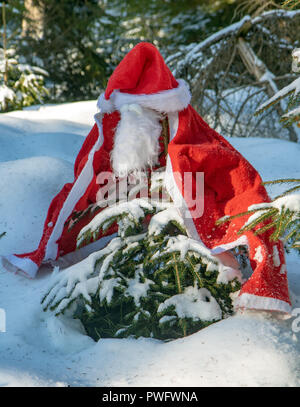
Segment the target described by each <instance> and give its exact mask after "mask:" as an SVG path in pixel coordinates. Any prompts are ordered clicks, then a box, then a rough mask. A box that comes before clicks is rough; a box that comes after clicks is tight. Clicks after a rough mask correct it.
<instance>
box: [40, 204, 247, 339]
mask: <svg viewBox="0 0 300 407" xmlns="http://www.w3.org/2000/svg"><path fill="white" fill-rule="evenodd" d="M115 222H117V224H118V236H117V237H114V238H113V239H112V240H111V241H110V243H109V244H108V245H107V246H106V247H105V248H104V249H102V250H100V251H98V252H96V253H93V254H91V255H90V256H89V257H88V258H87V259H86V260H84V261H82V262H81V263H78V264H76V265H74V266H72V267H70V268H69V269H68V270H65V271H63V272H62V273H59V274H58V275H56V276H55V277H54V279H53V282H52V285H51V286H50V288H49V290H48V292H47V293H46V295H45V296H44V298H43V299H42V305H43V308H44V310H51V311H53V312H54V313H55V314H56V315H60V314H62V313H64V312H66V311H67V310H68V312H69V313H70V314H71V315H72V316H73V317H74V318H79V319H80V320H81V321H82V323H83V325H84V327H85V329H86V332H87V333H88V335H90V336H91V337H92V338H94V339H95V340H97V339H99V338H101V337H118V338H123V337H128V336H134V337H140V336H143V337H153V338H158V339H163V340H169V339H175V338H179V337H183V336H186V335H189V334H191V333H193V332H196V331H198V330H199V329H201V328H204V327H206V326H208V325H209V324H211V323H213V322H216V321H218V320H220V319H222V318H225V317H226V316H227V315H230V314H231V313H232V311H233V309H232V298H231V294H232V293H234V292H235V291H237V290H239V288H240V282H239V280H238V278H237V277H236V276H228V275H226V272H225V271H222V270H221V271H220V268H219V265H218V263H217V261H216V259H215V258H214V257H212V256H211V255H210V252H209V251H208V250H207V249H205V248H204V247H203V246H202V245H201V244H200V243H199V242H198V241H196V240H193V239H191V238H190V237H188V236H187V232H186V229H185V226H184V223H183V220H182V218H181V216H180V215H179V213H178V211H177V209H176V208H175V206H174V204H173V203H170V202H166V201H165V200H164V201H158V200H157V201H155V200H153V199H152V200H151V201H150V200H148V199H146V198H136V199H133V200H131V201H123V202H118V203H117V204H115V205H112V206H110V207H107V208H106V209H104V210H102V211H101V212H100V213H98V214H97V215H96V216H95V217H94V219H93V220H92V222H91V223H90V224H88V225H87V226H86V227H85V228H83V229H82V231H81V232H80V234H79V236H78V246H81V245H83V244H86V243H88V242H90V241H91V240H93V239H95V238H97V237H98V235H99V233H100V231H105V230H107V229H108V228H109V227H110V226H111V225H112V224H114V223H115Z"/></svg>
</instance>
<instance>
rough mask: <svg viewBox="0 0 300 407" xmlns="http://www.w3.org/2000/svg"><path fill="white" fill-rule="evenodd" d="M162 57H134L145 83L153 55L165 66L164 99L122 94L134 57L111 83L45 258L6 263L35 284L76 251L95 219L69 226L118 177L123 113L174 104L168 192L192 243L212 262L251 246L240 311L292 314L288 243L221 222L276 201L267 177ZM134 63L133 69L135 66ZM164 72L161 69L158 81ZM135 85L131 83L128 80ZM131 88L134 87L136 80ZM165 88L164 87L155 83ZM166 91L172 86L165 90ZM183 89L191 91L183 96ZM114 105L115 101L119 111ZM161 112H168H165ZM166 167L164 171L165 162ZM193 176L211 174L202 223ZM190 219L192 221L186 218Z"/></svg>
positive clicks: (55, 210) (58, 210)
mask: <svg viewBox="0 0 300 407" xmlns="http://www.w3.org/2000/svg"><path fill="white" fill-rule="evenodd" d="M157 52H158V51H157V50H156V49H155V47H154V46H152V45H151V44H143V45H141V46H140V47H138V46H137V47H135V49H134V50H132V51H131V52H130V53H129V54H128V55H130V54H132V55H133V57H134V58H135V62H136V61H138V63H137V62H136V64H135V65H134V66H135V69H136V72H137V75H138V76H139V75H143V72H145V69H144V68H143V66H147V69H148V76H147V77H150V78H151V69H152V65H151V67H150V69H149V58H150V57H149V55H150V56H151V57H152V60H151V61H154V65H153V66H154V67H155V68H157V66H158V62H159V69H160V70H164V73H165V76H166V77H167V80H165V78H164V76H163V75H160V76H159V78H160V79H161V78H163V80H162V85H161V86H162V88H163V92H157V89H155V91H154V93H153V94H152V93H151V87H150V88H149V82H145V83H146V84H147V87H148V88H147V92H145V94H142V95H141V94H137V95H135V94H134V92H133V91H129V90H128V89H127V88H126V86H124V93H123V92H122V90H121V91H116V89H120V88H121V84H120V76H122V69H123V70H124V69H128V67H130V63H128V61H126V58H127V57H125V58H124V60H123V61H122V63H121V64H120V65H119V67H118V68H117V69H116V71H115V73H114V74H113V76H112V77H111V78H110V82H109V83H108V87H107V90H106V94H105V95H104V97H103V96H101V97H100V107H101V109H102V113H99V114H98V115H96V116H95V118H96V122H97V123H96V124H95V125H94V127H93V128H92V130H91V132H90V133H89V135H88V136H87V138H86V140H85V142H84V144H83V146H82V148H81V150H80V152H79V154H78V156H77V158H76V162H75V167H74V182H73V183H69V184H66V185H65V186H64V187H63V188H62V190H61V191H60V193H59V194H58V195H57V196H56V197H55V198H54V199H53V201H52V202H51V205H50V207H49V210H48V214H47V218H46V221H45V224H44V230H43V235H42V239H41V241H40V244H39V246H38V248H37V250H35V251H33V252H31V253H26V254H15V255H8V256H3V264H4V265H5V264H7V262H8V263H10V266H14V267H16V268H17V269H18V270H21V271H23V272H24V273H25V274H27V275H28V276H29V277H32V278H33V277H34V276H35V275H36V273H37V271H38V268H39V266H40V265H41V263H42V262H43V261H46V260H49V259H57V258H58V257H59V256H61V255H63V254H66V253H69V252H72V251H73V250H75V248H76V237H77V235H78V233H79V231H80V229H81V228H82V227H83V226H85V224H87V223H88V222H89V221H90V220H91V219H90V218H89V217H86V218H84V219H82V221H81V222H79V223H78V224H77V225H76V226H75V227H74V228H73V229H72V230H71V232H70V231H68V228H67V224H68V221H69V220H70V218H71V217H72V214H73V213H74V212H76V211H81V210H84V209H85V208H86V207H87V206H88V205H89V204H91V203H94V202H96V194H97V191H98V189H99V187H101V185H100V186H99V185H98V184H97V181H96V178H97V175H98V174H99V173H101V172H103V171H112V170H111V164H110V152H111V150H112V146H113V138H114V132H115V129H116V127H117V124H118V121H119V120H120V114H119V112H118V111H117V109H118V108H119V105H121V104H122V103H123V104H124V103H141V104H144V105H145V106H146V107H152V105H153V101H155V103H154V105H155V106H154V107H155V108H156V107H157V106H158V105H159V106H168V99H169V102H170V105H171V107H170V108H169V112H168V115H167V116H168V121H169V128H170V135H169V136H170V142H169V146H168V158H167V163H166V179H165V184H166V188H167V190H168V192H169V194H170V195H171V197H172V199H173V200H174V202H175V203H176V204H177V205H178V206H179V207H180V210H181V212H182V214H183V218H184V220H185V223H186V227H187V229H188V232H189V235H190V236H191V237H193V238H194V239H197V240H200V241H202V242H203V244H204V245H205V246H206V247H207V248H209V249H210V250H211V252H212V254H219V253H222V252H224V251H226V250H229V249H231V248H233V247H236V246H239V245H243V244H245V245H247V246H248V248H249V257H250V262H251V266H252V269H253V270H254V271H253V274H252V276H251V277H250V278H249V280H248V281H247V282H246V283H245V284H244V285H243V286H242V289H241V291H240V293H239V297H238V298H237V300H236V303H235V305H236V307H246V308H253V309H262V310H277V311H283V312H289V311H290V305H291V303H290V299H289V293H288V284H287V275H286V267H285V260H284V251H283V247H282V243H281V242H276V243H271V242H270V241H269V235H270V233H271V231H267V232H266V233H264V234H262V235H258V236H255V235H254V234H253V232H245V233H244V234H243V235H242V236H239V235H238V234H237V232H238V231H239V229H240V228H241V226H242V225H243V224H244V223H245V221H246V220H247V217H240V218H236V219H234V220H233V221H231V222H229V223H227V224H224V225H223V226H216V221H217V220H218V219H219V218H221V217H223V216H224V215H229V216H230V215H234V214H236V213H239V212H244V211H246V210H247V208H248V207H249V206H250V205H252V204H258V203H262V202H269V201H270V199H269V197H268V195H267V192H266V190H265V188H264V187H263V186H262V180H261V177H260V176H259V174H258V173H257V171H256V170H255V169H254V168H253V167H252V166H251V165H250V164H249V163H248V161H247V160H246V159H245V158H244V157H243V156H242V155H241V154H240V153H239V152H237V151H236V150H235V149H234V148H233V147H232V146H231V145H230V143H228V142H227V141H226V140H225V139H224V138H223V137H222V136H220V135H219V134H218V133H217V132H215V131H214V130H213V129H211V128H210V127H209V126H208V124H207V123H205V122H204V121H203V119H202V118H201V117H200V116H199V114H198V113H197V112H196V111H195V110H194V109H193V108H192V107H191V106H190V105H189V99H190V98H187V93H186V89H185V87H184V84H183V81H181V82H180V81H176V80H175V79H174V78H173V77H171V80H169V77H170V75H171V73H170V71H169V70H167V69H168V68H167V67H166V66H165V65H163V62H162V57H161V56H160V54H159V55H158V54H157ZM153 55H155V58H153ZM134 58H133V60H134ZM137 58H138V59H137ZM157 61H158V62H157ZM129 62H131V63H132V61H129ZM143 64H144V65H143ZM145 64H146V65H145ZM120 66H121V68H122V69H120ZM124 67H125V68H124ZM156 72H157V69H156V71H155V75H156ZM115 74H117V80H118V86H117V88H116V87H115V88H114V87H113V86H110V85H112V83H114V75H115ZM123 76H124V75H123ZM127 77H128V78H129V76H128V75H127ZM155 77H156V76H155ZM126 80H128V79H127V78H126ZM130 80H131V81H132V77H130ZM150 82H151V81H150ZM157 82H159V80H157V81H156V82H155V83H156V84H157ZM166 83H168V85H165V84H166ZM141 84H142V85H141ZM131 86H132V85H131ZM134 86H144V85H143V82H142V81H140V80H138V81H137V80H136V81H135V84H134ZM164 86H165V88H164ZM176 86H178V87H177V88H176ZM128 88H129V85H128ZM144 88H145V86H144ZM182 88H184V90H183V91H182ZM114 89H115V91H114ZM177 91H178V92H177ZM174 92H175V93H174ZM148 93H149V95H148ZM162 94H163V97H162V98H161V95H162ZM178 94H179V95H180V96H182V97H181V102H182V103H181V102H180V103H181V104H180V103H179V102H178V101H177V100H175V102H174V103H173V101H174V95H175V99H176V97H177V96H178ZM111 95H113V96H111ZM145 96H150V97H145ZM113 97H114V99H113ZM157 97H158V98H159V99H158V100H159V103H158V105H157V103H156V102H157ZM166 98H167V99H166ZM111 99H113V100H115V103H114V105H113V104H112V102H111ZM145 101H146V102H145ZM149 101H150V102H149ZM158 110H162V109H160V107H159V108H158ZM160 165H164V163H162V162H161V163H160ZM186 172H190V173H192V174H193V175H194V174H196V173H201V172H202V173H204V211H203V214H201V216H196V215H195V214H194V212H193V206H194V202H192V200H191V199H190V198H187V197H186V196H185V195H184V194H183V190H182V185H181V182H180V179H183V178H184V173H186ZM178 175H179V176H178ZM187 213H190V215H191V216H186V215H187ZM115 231H116V229H111V230H110V231H108V232H107V233H112V232H115ZM100 238H101V236H100ZM278 259H279V260H278Z"/></svg>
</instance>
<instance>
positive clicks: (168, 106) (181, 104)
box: [97, 79, 191, 113]
mask: <svg viewBox="0 0 300 407" xmlns="http://www.w3.org/2000/svg"><path fill="white" fill-rule="evenodd" d="M177 82H178V87H177V88H174V89H169V90H164V91H162V92H157V93H152V94H149V95H146V94H137V95H134V94H131V93H123V92H120V91H119V90H115V91H114V92H113V93H112V94H111V96H110V99H109V100H106V99H105V98H104V94H101V95H100V97H99V99H98V102H97V106H98V108H99V109H100V110H101V112H102V113H111V112H113V111H114V110H120V108H121V107H122V106H123V105H127V104H138V105H140V106H143V107H146V108H149V109H153V110H156V111H158V112H164V113H171V112H178V111H181V110H183V109H185V108H186V107H187V106H188V104H189V103H190V100H191V93H190V90H189V87H188V84H187V83H186V82H185V81H184V80H183V79H178V80H177Z"/></svg>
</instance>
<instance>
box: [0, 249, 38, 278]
mask: <svg viewBox="0 0 300 407" xmlns="http://www.w3.org/2000/svg"><path fill="white" fill-rule="evenodd" d="M0 260H1V261H2V265H3V267H4V268H5V269H6V270H7V271H12V272H14V273H20V272H21V273H22V274H25V276H26V277H29V278H34V277H35V276H36V273H37V271H38V266H37V264H36V263H35V262H34V261H32V260H30V259H28V258H26V257H17V256H15V255H14V254H10V255H8V256H0Z"/></svg>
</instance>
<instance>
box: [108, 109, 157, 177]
mask: <svg viewBox="0 0 300 407" xmlns="http://www.w3.org/2000/svg"><path fill="white" fill-rule="evenodd" d="M120 113H121V119H120V121H119V123H118V126H117V128H116V132H115V137H114V146H113V150H112V152H111V164H112V169H113V171H114V173H115V175H116V176H119V177H125V176H127V175H128V174H129V173H133V172H135V173H137V172H142V171H144V170H145V169H146V168H147V167H152V166H154V165H156V164H157V163H158V154H159V142H158V140H159V136H160V134H161V124H160V122H159V121H160V119H161V115H160V114H159V113H157V112H155V111H154V110H150V109H147V108H144V107H141V106H140V105H137V104H130V105H124V106H122V107H121V109H120Z"/></svg>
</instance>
